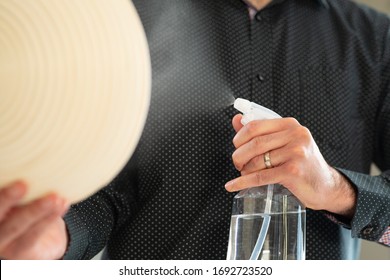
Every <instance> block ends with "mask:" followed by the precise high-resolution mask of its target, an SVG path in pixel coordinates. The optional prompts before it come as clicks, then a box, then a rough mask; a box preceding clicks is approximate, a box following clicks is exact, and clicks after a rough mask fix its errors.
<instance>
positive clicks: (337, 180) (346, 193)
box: [324, 167, 357, 219]
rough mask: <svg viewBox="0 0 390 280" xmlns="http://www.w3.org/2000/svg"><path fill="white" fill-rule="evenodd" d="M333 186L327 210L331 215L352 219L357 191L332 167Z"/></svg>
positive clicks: (330, 189)
mask: <svg viewBox="0 0 390 280" xmlns="http://www.w3.org/2000/svg"><path fill="white" fill-rule="evenodd" d="M330 171H331V174H332V177H333V182H334V184H333V186H332V187H330V188H329V191H330V193H331V195H329V198H330V199H329V203H328V205H327V207H326V209H324V210H327V211H329V212H331V213H334V214H337V215H340V216H343V217H345V218H348V219H351V218H352V217H353V215H354V214H355V208H356V197H357V194H356V189H355V187H354V186H353V184H352V183H351V182H350V181H349V180H348V179H347V178H346V177H345V176H344V175H343V174H341V173H340V172H339V171H337V170H336V169H334V168H332V167H330Z"/></svg>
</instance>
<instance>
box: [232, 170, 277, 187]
mask: <svg viewBox="0 0 390 280" xmlns="http://www.w3.org/2000/svg"><path fill="white" fill-rule="evenodd" d="M282 170H283V168H282V167H275V168H271V169H264V170H261V171H256V172H252V173H249V174H246V175H242V176H241V177H238V178H236V179H234V180H231V181H229V182H227V183H226V185H225V188H226V190H227V191H229V192H235V191H240V190H243V189H247V188H251V187H256V186H264V185H268V184H279V183H280V180H281V179H282V178H281V177H280V174H282Z"/></svg>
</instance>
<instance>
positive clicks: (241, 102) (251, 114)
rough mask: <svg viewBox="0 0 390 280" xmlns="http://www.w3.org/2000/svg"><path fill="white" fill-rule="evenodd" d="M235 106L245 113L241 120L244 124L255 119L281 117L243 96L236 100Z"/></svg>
mask: <svg viewBox="0 0 390 280" xmlns="http://www.w3.org/2000/svg"><path fill="white" fill-rule="evenodd" d="M234 108H236V109H237V110H238V111H240V112H241V113H243V114H244V117H243V118H242V120H241V123H242V124H243V125H246V124H247V123H248V122H250V121H253V120H270V119H278V118H281V116H280V115H278V114H277V113H275V112H274V111H272V110H270V109H268V108H266V107H264V106H261V105H259V104H256V103H254V102H250V101H249V100H246V99H243V98H237V99H236V101H235V102H234Z"/></svg>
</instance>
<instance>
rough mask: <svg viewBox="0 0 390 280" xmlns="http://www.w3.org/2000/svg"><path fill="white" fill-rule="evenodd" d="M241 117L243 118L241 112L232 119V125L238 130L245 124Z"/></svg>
mask: <svg viewBox="0 0 390 280" xmlns="http://www.w3.org/2000/svg"><path fill="white" fill-rule="evenodd" d="M241 119H242V115H241V114H237V115H235V116H234V117H233V119H232V125H233V128H234V130H235V131H236V132H238V131H239V130H240V129H241V128H242V127H243V125H242V123H241Z"/></svg>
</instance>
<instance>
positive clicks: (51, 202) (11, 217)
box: [0, 194, 66, 251]
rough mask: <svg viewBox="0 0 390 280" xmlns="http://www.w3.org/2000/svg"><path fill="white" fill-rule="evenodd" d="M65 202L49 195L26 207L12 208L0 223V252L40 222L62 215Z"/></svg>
mask: <svg viewBox="0 0 390 280" xmlns="http://www.w3.org/2000/svg"><path fill="white" fill-rule="evenodd" d="M65 208H66V202H65V201H64V200H63V199H61V198H59V197H58V196H57V195H54V194H51V195H48V196H46V197H44V198H41V199H38V200H35V201H34V202H31V203H29V204H27V205H23V206H18V207H13V208H12V209H11V210H10V211H8V213H7V214H6V215H5V217H4V218H3V219H2V220H1V221H0V251H1V250H2V249H3V248H4V247H6V246H7V245H8V244H9V243H10V242H12V241H13V240H16V239H17V238H18V237H20V236H21V235H23V234H24V233H25V232H26V231H28V230H29V228H30V227H32V226H33V225H34V224H36V223H38V222H39V221H40V220H43V219H44V218H46V217H48V216H50V215H57V216H60V215H62V214H63V212H64V209H65Z"/></svg>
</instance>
